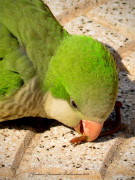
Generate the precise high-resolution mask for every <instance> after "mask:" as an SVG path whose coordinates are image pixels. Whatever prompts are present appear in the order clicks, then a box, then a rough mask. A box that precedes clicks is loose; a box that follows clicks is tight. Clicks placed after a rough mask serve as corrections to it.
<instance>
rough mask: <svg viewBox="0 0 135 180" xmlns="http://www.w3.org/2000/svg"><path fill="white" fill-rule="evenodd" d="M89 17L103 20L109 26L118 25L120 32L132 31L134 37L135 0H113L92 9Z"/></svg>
mask: <svg viewBox="0 0 135 180" xmlns="http://www.w3.org/2000/svg"><path fill="white" fill-rule="evenodd" d="M88 16H89V17H93V19H95V20H97V21H101V22H103V23H105V24H106V25H107V24H108V26H109V25H110V24H112V25H113V26H114V28H115V27H118V29H119V30H120V32H123V33H124V34H125V33H131V35H130V36H132V37H134V33H135V21H134V19H135V1H134V0H128V1H126V0H118V1H117V0H116V1H114V0H111V1H108V2H107V3H105V4H103V5H101V6H100V7H98V8H96V9H94V10H92V11H90V12H89V13H88Z"/></svg>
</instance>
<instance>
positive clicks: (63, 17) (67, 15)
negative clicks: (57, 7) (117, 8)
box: [56, 0, 108, 26]
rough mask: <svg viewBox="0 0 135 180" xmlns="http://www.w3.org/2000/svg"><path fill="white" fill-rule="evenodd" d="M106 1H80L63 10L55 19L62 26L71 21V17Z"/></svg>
mask: <svg viewBox="0 0 135 180" xmlns="http://www.w3.org/2000/svg"><path fill="white" fill-rule="evenodd" d="M106 2H108V0H100V1H99V2H98V1H97V2H96V3H95V1H94V0H93V1H89V0H88V1H86V3H80V4H79V5H77V6H73V7H71V8H70V9H68V10H66V11H64V12H63V13H62V14H60V15H58V16H56V18H57V20H58V21H59V22H60V24H62V25H63V26H64V25H65V24H66V23H68V22H69V21H71V20H72V19H74V18H76V17H78V16H80V15H84V14H86V13H87V12H88V11H90V10H93V9H95V8H96V7H98V6H100V5H102V4H104V3H106Z"/></svg>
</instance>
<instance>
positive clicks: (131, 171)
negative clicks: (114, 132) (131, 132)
mask: <svg viewBox="0 0 135 180" xmlns="http://www.w3.org/2000/svg"><path fill="white" fill-rule="evenodd" d="M109 177H113V178H112V180H121V179H122V180H123V179H124V180H132V179H134V178H135V138H134V137H129V139H126V140H125V142H124V144H123V146H122V147H121V149H119V152H118V154H117V157H116V159H115V161H114V163H113V164H112V165H111V166H110V167H109V169H108V173H107V176H106V179H109Z"/></svg>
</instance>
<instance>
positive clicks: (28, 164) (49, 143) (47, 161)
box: [17, 126, 121, 179]
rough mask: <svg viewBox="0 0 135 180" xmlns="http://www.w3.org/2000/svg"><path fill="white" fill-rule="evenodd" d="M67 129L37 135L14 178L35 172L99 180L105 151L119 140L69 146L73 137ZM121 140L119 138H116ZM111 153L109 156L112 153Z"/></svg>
mask: <svg viewBox="0 0 135 180" xmlns="http://www.w3.org/2000/svg"><path fill="white" fill-rule="evenodd" d="M74 134H75V135H77V133H74V132H73V131H72V130H70V129H69V128H66V127H63V126H57V127H53V128H51V130H50V131H46V132H45V133H44V134H42V135H41V137H40V139H39V140H38V142H37V144H36V146H35V148H34V149H33V147H29V148H30V149H31V150H30V149H29V151H32V153H31V154H29V153H27V154H26V156H24V158H23V161H22V163H21V164H20V168H19V170H18V171H17V174H22V173H26V172H28V171H29V172H31V173H32V172H33V173H34V172H36V173H39V174H40V173H42V174H52V175H53V174H57V175H59V174H66V175H68V174H72V175H74V176H75V174H79V175H81V174H83V175H89V177H91V178H95V179H100V178H101V177H102V173H100V171H101V169H103V168H104V163H105V164H108V163H109V162H108V160H107V156H108V157H109V156H110V154H108V153H109V151H110V150H111V151H115V149H117V147H118V144H119V143H120V139H119V138H115V136H113V137H107V138H101V139H100V140H98V141H97V142H96V143H94V142H93V143H85V144H81V145H77V146H73V145H72V144H71V143H70V142H69V140H70V139H72V138H73V137H75V135H74ZM119 136H121V135H119ZM112 153H113V152H112Z"/></svg>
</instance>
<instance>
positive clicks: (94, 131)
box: [74, 120, 103, 141]
mask: <svg viewBox="0 0 135 180" xmlns="http://www.w3.org/2000/svg"><path fill="white" fill-rule="evenodd" d="M102 128H103V123H98V122H93V121H88V120H81V121H80V123H79V124H78V125H77V126H76V127H74V129H75V130H76V132H78V133H81V134H82V135H83V136H87V141H94V140H95V139H96V138H97V137H98V136H99V134H100V132H101V130H102Z"/></svg>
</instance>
